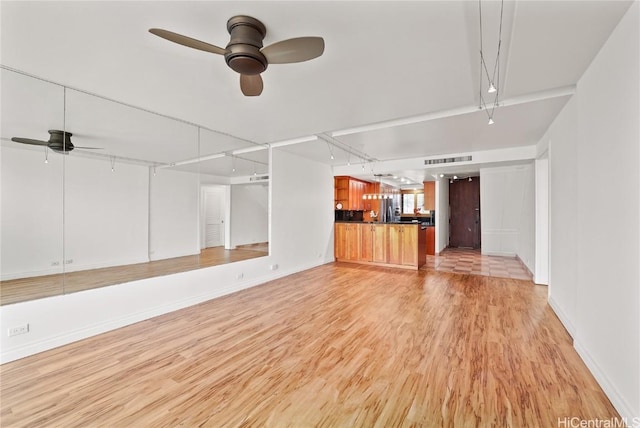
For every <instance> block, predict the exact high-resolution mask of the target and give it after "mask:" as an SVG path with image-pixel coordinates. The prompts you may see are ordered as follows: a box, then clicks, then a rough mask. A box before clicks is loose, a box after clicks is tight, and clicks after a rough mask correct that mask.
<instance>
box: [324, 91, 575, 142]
mask: <svg viewBox="0 0 640 428" xmlns="http://www.w3.org/2000/svg"><path fill="white" fill-rule="evenodd" d="M575 91H576V86H575V85H569V86H563V87H560V88H555V89H550V90H548V91H540V92H533V93H529V94H524V95H519V96H516V97H511V98H506V99H504V100H502V101H501V102H500V103H499V104H498V107H509V106H514V105H518V104H525V103H530V102H535V101H542V100H546V99H551V98H558V97H565V96H570V95H573V94H574V93H575ZM477 111H479V109H478V106H476V105H473V106H466V107H459V108H454V109H448V110H440V111H435V112H431V113H425V114H421V115H416V116H407V117H402V118H399V119H393V120H386V121H382V122H376V123H371V124H368V125H362V126H356V127H353V128H346V129H341V130H339V131H333V132H331V133H330V135H331V136H332V137H339V136H343V135H351V134H358V133H361V132H369V131H377V130H379V129H386V128H393V127H395V126H404V125H411V124H414V123H421V122H428V121H431V120H436V119H445V118H448V117H454V116H460V115H463V114H471V113H475V112H477Z"/></svg>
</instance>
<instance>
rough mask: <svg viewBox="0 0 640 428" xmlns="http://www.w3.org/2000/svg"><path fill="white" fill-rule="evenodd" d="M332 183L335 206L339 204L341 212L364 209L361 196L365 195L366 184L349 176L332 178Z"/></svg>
mask: <svg viewBox="0 0 640 428" xmlns="http://www.w3.org/2000/svg"><path fill="white" fill-rule="evenodd" d="M333 183H334V204H335V206H337V205H338V203H340V204H342V209H343V210H364V209H365V207H364V205H365V204H364V200H363V199H362V196H363V195H364V194H365V189H366V187H367V184H368V183H366V182H364V181H360V180H358V179H355V178H353V177H349V176H337V177H334V178H333ZM335 206H334V208H335Z"/></svg>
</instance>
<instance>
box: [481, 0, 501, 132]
mask: <svg viewBox="0 0 640 428" xmlns="http://www.w3.org/2000/svg"><path fill="white" fill-rule="evenodd" d="M503 12H504V0H501V2H500V28H499V30H498V47H497V50H496V60H495V63H494V65H493V73H492V74H491V75H490V74H489V69H488V68H487V63H486V61H485V54H484V48H483V45H482V0H478V17H479V20H480V90H479V91H478V92H479V101H478V102H479V106H478V108H479V109H484V111H485V112H486V113H487V116H488V118H489V121H488V124H489V125H493V124H494V123H495V122H494V121H493V113H494V110H495V108H496V107H497V106H498V100H499V96H500V48H501V46H502V17H503ZM485 79H486V81H487V82H488V84H489V86H488V89H487V93H489V94H492V95H494V99H493V102H492V103H491V107H490V108H489V107H487V103H486V102H485V99H484V95H483V92H482V86H483V85H482V83H483V81H485ZM489 110H491V111H489Z"/></svg>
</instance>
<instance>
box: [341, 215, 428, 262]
mask: <svg viewBox="0 0 640 428" xmlns="http://www.w3.org/2000/svg"><path fill="white" fill-rule="evenodd" d="M335 258H336V261H345V262H359V263H366V264H374V265H383V266H393V267H402V268H407V269H420V267H421V266H423V265H424V264H425V263H426V234H425V232H424V229H422V228H421V227H420V225H418V224H385V223H336V224H335Z"/></svg>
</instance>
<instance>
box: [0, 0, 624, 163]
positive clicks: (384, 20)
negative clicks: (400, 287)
mask: <svg viewBox="0 0 640 428" xmlns="http://www.w3.org/2000/svg"><path fill="white" fill-rule="evenodd" d="M630 4H631V1H611V0H605V1H580V0H571V1H517V2H513V1H505V3H504V11H503V20H502V45H501V51H500V85H499V89H500V102H501V104H502V103H504V105H502V106H500V107H499V108H497V109H496V110H495V115H494V117H495V122H496V123H495V124H494V125H492V126H488V125H487V113H486V112H485V111H482V110H478V105H479V103H480V100H479V89H480V69H479V66H480V62H479V54H478V51H479V46H480V30H479V18H478V12H479V3H478V2H477V1H438V2H436V1H407V2H400V1H386V2H385V1H374V2H364V1H356V2H347V1H344V2H341V1H313V2H312V1H285V2H271V1H253V2H245V1H228V2H218V1H196V2H182V1H181V2H168V1H140V2H115V1H111V2H81V1H73V2H57V1H49V2H28V1H19V2H18V1H16V2H9V1H3V2H2V3H1V4H0V13H1V15H2V16H1V24H2V29H1V51H0V52H1V56H0V62H1V64H2V65H3V66H4V67H8V68H10V69H12V70H18V71H20V72H23V73H27V74H29V75H32V76H36V77H39V78H42V79H46V80H48V81H49V82H53V83H56V84H62V85H66V86H68V87H70V88H75V89H78V90H80V91H76V90H72V89H67V90H66V91H64V90H63V88H62V87H60V86H56V85H54V84H52V83H48V82H43V81H37V80H34V79H31V78H26V77H24V76H21V75H16V74H15V73H13V72H10V71H8V70H6V69H5V70H3V73H2V113H3V114H2V135H1V136H2V140H3V145H5V146H6V145H7V144H15V143H10V142H8V140H10V138H11V137H13V136H21V137H27V138H37V139H47V137H48V135H47V134H46V130H47V129H54V128H58V127H62V126H66V129H68V130H70V131H71V132H73V133H74V143H75V144H76V145H86V146H96V147H103V152H102V153H103V154H104V155H105V156H109V155H113V156H120V157H123V158H131V159H140V160H145V161H147V162H150V163H158V164H162V163H170V162H178V163H179V162H182V161H189V160H192V159H194V158H197V156H198V155H214V154H216V153H221V152H228V151H230V150H238V149H243V148H251V147H255V146H256V145H264V144H267V143H275V142H279V141H282V140H288V139H293V138H298V137H303V136H308V135H319V134H322V135H323V136H324V138H320V139H318V140H316V141H312V142H308V143H302V144H299V145H290V146H286V149H287V150H290V151H292V152H295V153H298V154H300V155H302V156H306V157H310V158H313V159H316V160H318V161H321V162H326V163H330V164H333V165H342V164H345V163H346V161H347V159H348V158H349V159H350V160H352V161H353V159H352V158H351V156H353V155H347V151H345V150H342V149H340V148H339V147H342V148H347V149H348V150H350V151H352V153H358V154H362V155H364V156H366V157H367V158H369V159H377V160H388V159H402V158H410V157H420V156H430V155H438V154H447V153H460V152H465V151H471V150H474V151H477V150H486V149H494V148H506V147H517V146H525V145H531V144H535V142H536V141H537V140H538V139H539V138H540V137H541V136H542V135H543V134H544V132H545V131H546V129H547V128H548V126H549V125H550V123H551V122H552V121H553V119H554V118H555V116H556V115H557V114H558V112H559V111H560V110H561V108H562V107H563V105H564V104H565V103H566V101H567V100H568V98H569V97H570V93H571V87H572V85H574V84H575V83H576V82H577V80H578V79H579V77H580V76H581V75H582V73H583V72H584V70H585V69H586V67H587V66H588V65H589V63H590V61H591V60H592V59H593V57H594V56H595V55H596V53H597V52H598V50H599V49H600V47H601V46H602V45H603V43H604V42H605V40H606V38H607V37H608V35H609V34H610V33H611V31H612V30H613V28H614V27H615V26H616V24H617V23H618V21H619V20H620V18H621V17H622V15H623V14H624V13H625V11H626V10H627V9H628V7H629V5H630ZM500 6H501V3H500V2H498V1H488V0H483V1H482V17H483V21H482V24H483V32H482V36H483V37H482V41H483V48H484V49H483V50H484V54H485V59H486V62H487V66H488V69H489V72H490V73H492V72H493V64H494V63H495V59H496V52H497V44H498V30H499V27H500V19H499V16H500V9H501V8H500ZM237 14H247V15H251V16H253V17H255V18H258V19H260V20H261V21H262V22H263V23H264V24H265V25H266V27H267V35H266V37H265V40H264V43H265V45H269V44H271V43H273V42H276V41H279V40H283V39H287V38H291V37H298V36H322V37H323V38H324V39H325V45H326V48H325V53H324V55H323V56H321V57H320V58H317V59H314V60H312V61H309V62H304V63H298V64H287V65H272V66H270V67H269V68H268V69H267V70H266V71H265V72H264V73H263V79H264V84H265V89H264V92H263V94H262V95H261V96H260V97H244V96H243V95H242V93H241V92H240V88H239V82H238V80H239V79H238V75H237V74H236V73H235V72H233V71H232V70H231V69H229V68H228V67H227V66H226V64H225V63H224V59H223V58H222V57H221V56H219V55H214V54H210V53H206V52H202V51H197V50H193V49H189V48H186V47H182V46H179V45H176V44H174V43H170V42H167V41H165V40H163V39H160V38H158V37H156V36H153V35H152V34H150V33H149V32H148V31H147V30H148V29H149V28H152V27H159V28H164V29H168V30H171V31H175V32H179V33H182V34H185V35H188V36H191V37H194V38H197V39H200V40H203V41H206V42H209V43H212V44H215V45H219V46H225V45H226V43H227V42H228V39H229V34H228V33H227V30H226V21H227V19H228V18H230V17H231V16H233V15H237ZM483 85H484V87H485V89H486V83H484V84H483ZM89 94H96V95H100V96H102V97H106V98H108V99H111V100H117V101H119V103H113V102H108V101H106V100H105V99H103V98H99V97H96V96H93V95H89ZM485 96H488V94H486V93H485ZM65 98H66V99H65ZM487 102H488V103H490V102H491V101H490V100H487ZM60 106H65V108H64V109H63V108H61V107H60ZM131 106H135V107H139V108H141V109H144V110H146V111H144V110H138V109H135V108H132V107H131ZM152 112H154V113H160V114H161V115H164V116H160V115H157V114H154V113H152ZM170 117H171V118H176V119H178V120H173V119H170ZM404 118H414V119H415V120H414V122H415V123H412V124H408V125H397V122H393V121H394V120H402V119H404ZM390 121H391V122H390ZM194 124H197V125H200V126H202V127H203V128H207V129H201V130H200V131H198V128H197V127H196V126H194ZM369 124H379V129H376V130H371V131H365V132H354V133H347V134H345V135H338V134H341V132H339V131H342V130H345V129H348V128H354V127H358V126H362V125H369ZM394 124H395V125H396V126H390V125H394ZM336 131H338V132H337V134H336V135H337V136H336V137H335V139H334V138H332V137H330V136H331V135H334V133H335V132H336ZM198 134H199V135H198ZM326 137H328V138H326ZM326 140H329V141H332V142H335V143H337V145H336V146H332V151H333V152H334V159H333V160H331V159H330V154H329V148H328V147H329V146H328V145H327V142H326ZM198 141H199V144H200V145H198ZM238 156H239V158H235V159H233V158H231V157H228V156H227V157H224V158H219V159H211V160H209V161H207V162H206V164H205V165H200V168H203V169H204V170H207V171H210V172H211V173H216V174H218V175H231V174H232V172H231V170H232V168H233V167H237V165H236V164H237V163H239V164H243V165H244V166H245V172H247V171H248V170H256V169H260V168H263V169H264V164H265V163H266V161H267V153H266V150H261V151H256V152H248V153H244V154H240V155H238ZM193 165H194V164H188V165H185V168H194V166H193ZM258 172H263V171H258Z"/></svg>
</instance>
